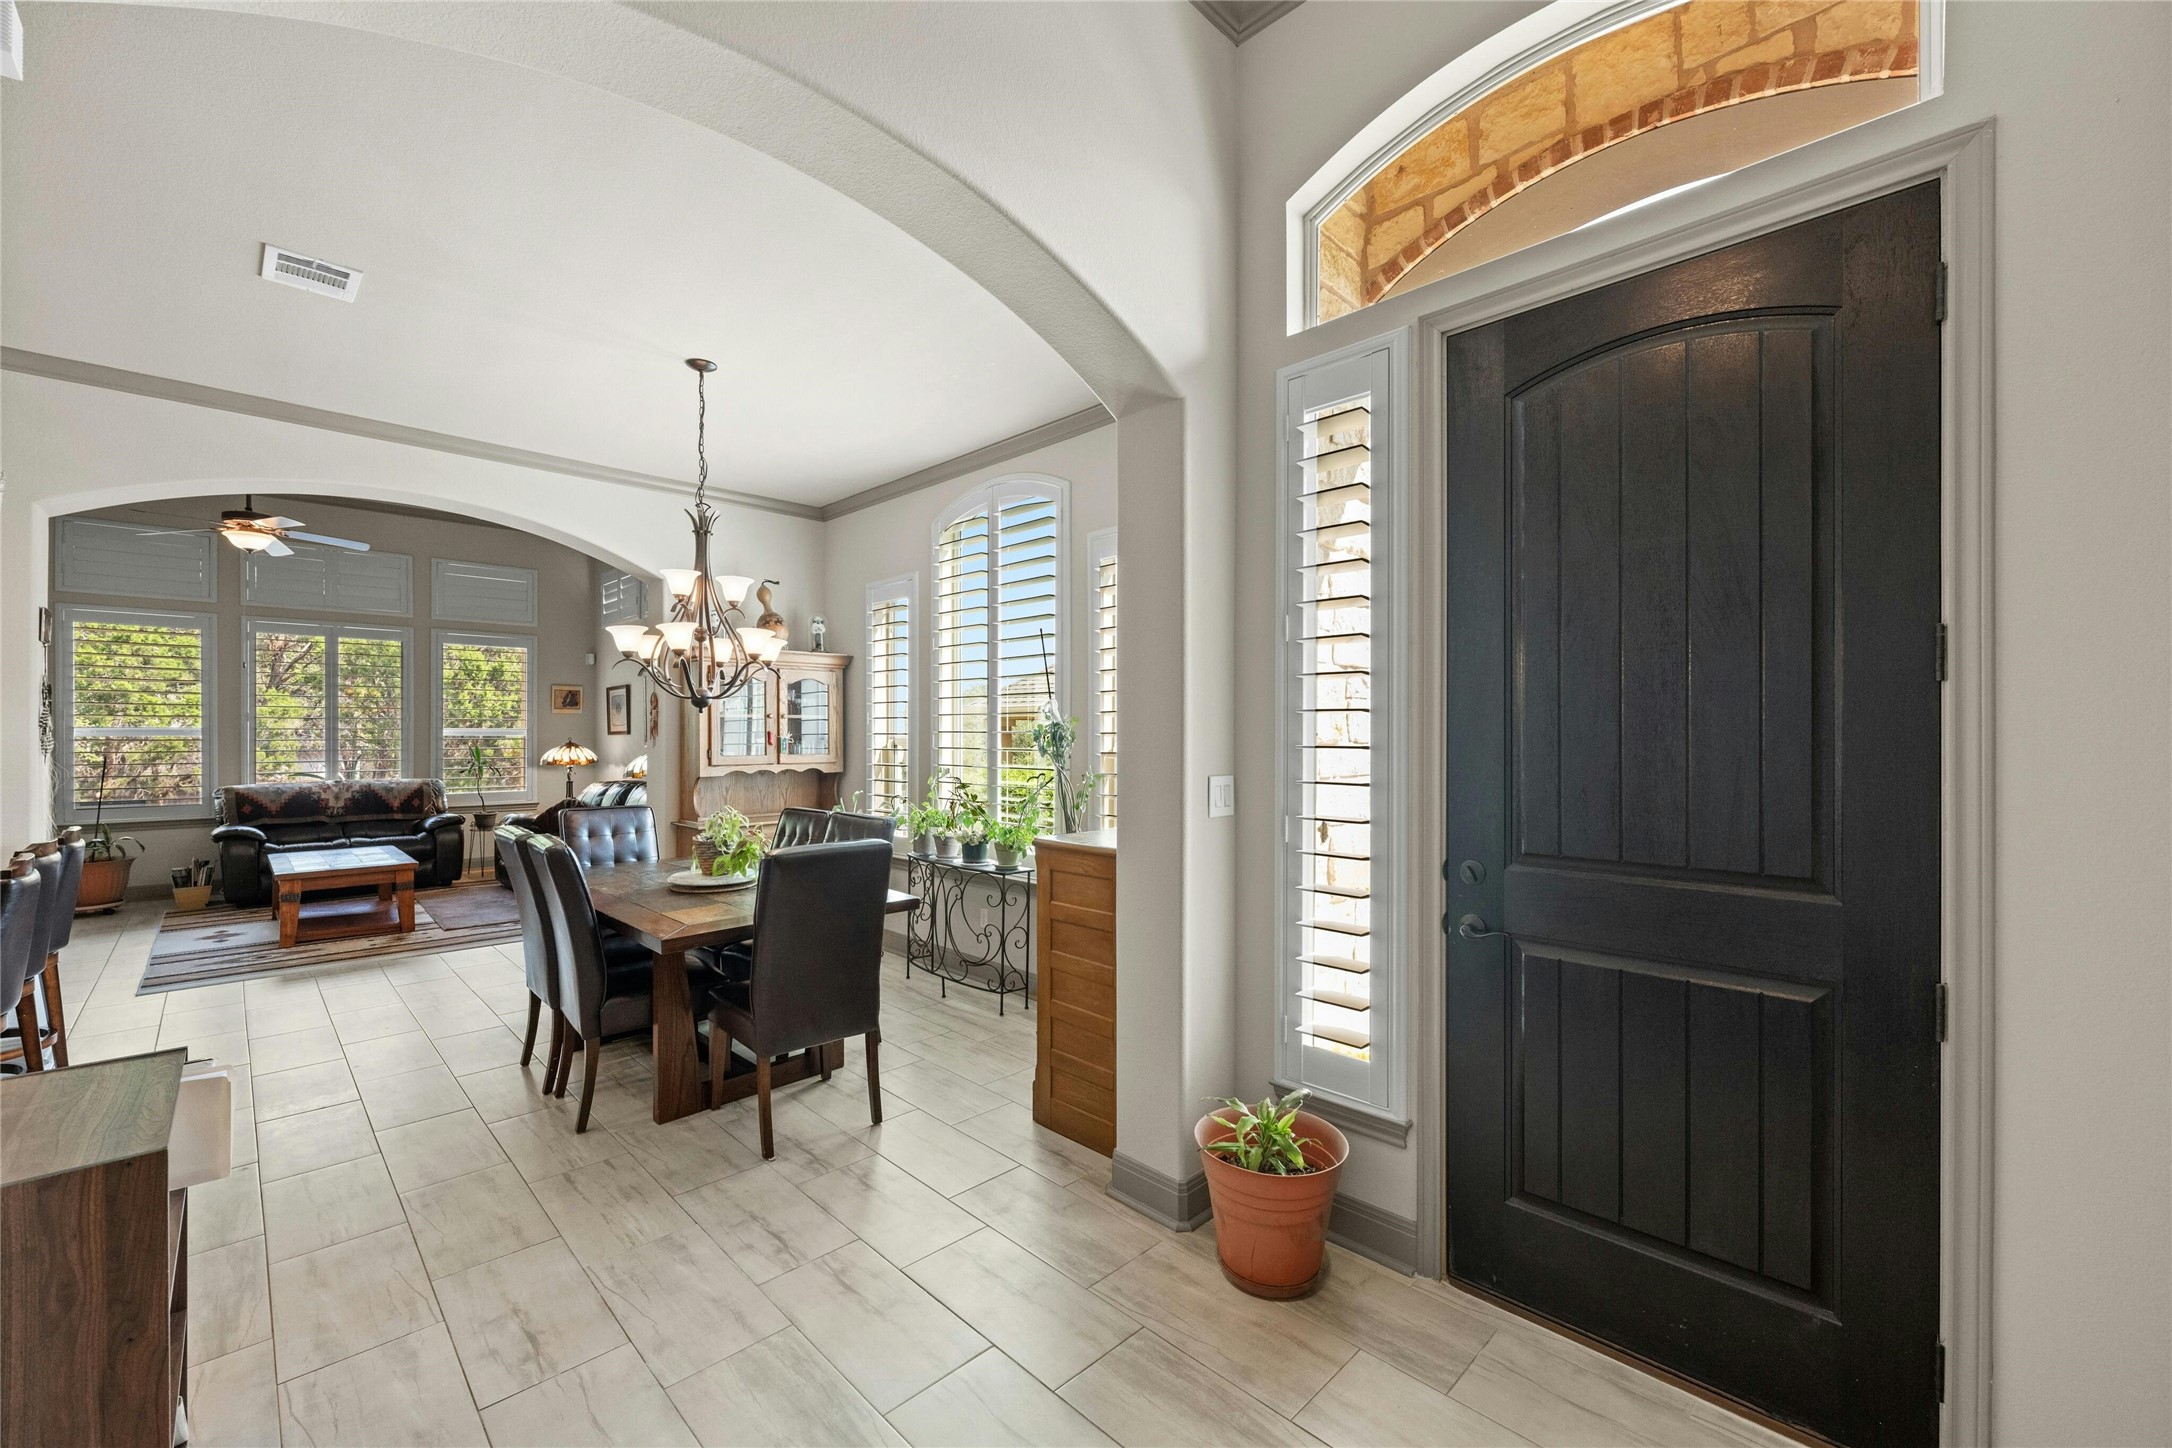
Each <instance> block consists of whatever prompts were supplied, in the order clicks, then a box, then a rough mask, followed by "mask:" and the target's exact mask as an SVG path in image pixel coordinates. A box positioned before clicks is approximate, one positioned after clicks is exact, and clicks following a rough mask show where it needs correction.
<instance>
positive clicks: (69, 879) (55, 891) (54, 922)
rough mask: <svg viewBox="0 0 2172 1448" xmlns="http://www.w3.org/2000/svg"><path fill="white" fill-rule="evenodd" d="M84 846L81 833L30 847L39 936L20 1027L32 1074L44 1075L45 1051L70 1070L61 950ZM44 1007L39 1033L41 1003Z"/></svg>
mask: <svg viewBox="0 0 2172 1448" xmlns="http://www.w3.org/2000/svg"><path fill="white" fill-rule="evenodd" d="M84 853H85V845H84V841H83V832H82V830H80V829H73V828H71V829H68V830H65V831H63V832H62V834H61V836H60V838H59V839H57V840H48V841H46V842H44V843H43V844H37V845H32V846H31V847H30V854H31V865H32V867H33V868H35V869H36V870H37V872H38V878H39V880H40V881H41V883H40V885H39V888H38V931H37V936H36V940H35V943H34V944H33V945H32V947H31V956H30V974H29V977H28V978H27V979H25V980H24V982H23V986H22V993H21V996H20V997H19V1001H18V1008H17V1010H16V1012H15V1021H16V1025H17V1026H18V1027H19V1028H20V1030H21V1033H22V1038H21V1044H22V1048H23V1061H24V1064H25V1065H26V1066H27V1067H28V1069H30V1070H33V1071H42V1070H44V1069H45V1050H46V1048H47V1047H48V1046H50V1047H51V1048H52V1051H53V1064H54V1065H55V1066H66V1065H67V1064H68V1012H67V1007H66V1005H65V1003H64V1002H63V1001H62V999H61V993H60V948H61V946H63V945H65V944H67V942H68V940H69V938H70V936H71V934H72V933H73V929H74V925H75V902H76V896H77V894H78V893H79V891H80V889H81V886H82V883H83V856H84ZM39 999H42V1000H43V1001H44V1004H45V1016H44V1024H43V1026H42V1027H41V1026H40V1024H39V1017H38V1006H37V1001H38V1000H39Z"/></svg>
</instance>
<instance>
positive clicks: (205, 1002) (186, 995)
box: [167, 980, 244, 1029]
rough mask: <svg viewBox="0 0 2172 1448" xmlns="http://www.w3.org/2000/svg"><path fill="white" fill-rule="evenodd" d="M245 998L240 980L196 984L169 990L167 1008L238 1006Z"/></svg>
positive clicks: (190, 1008)
mask: <svg viewBox="0 0 2172 1448" xmlns="http://www.w3.org/2000/svg"><path fill="white" fill-rule="evenodd" d="M243 999H244V997H243V994H242V988H241V982H240V981H238V980H229V981H221V982H219V983H218V984H216V985H194V986H189V987H186V988H185V989H182V990H177V991H172V992H169V993H168V995H167V1001H168V1005H167V1010H168V1011H169V1012H172V1011H202V1010H209V1009H210V1008H211V1007H213V1006H238V1005H240V1004H241V1003H242V1000H243ZM237 1029H238V1028H237Z"/></svg>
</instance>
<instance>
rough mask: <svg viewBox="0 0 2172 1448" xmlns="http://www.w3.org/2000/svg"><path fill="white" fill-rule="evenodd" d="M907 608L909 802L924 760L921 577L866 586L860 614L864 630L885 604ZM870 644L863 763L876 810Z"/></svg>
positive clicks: (870, 644)
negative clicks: (922, 746) (921, 728)
mask: <svg viewBox="0 0 2172 1448" xmlns="http://www.w3.org/2000/svg"><path fill="white" fill-rule="evenodd" d="M898 602H902V603H903V604H904V605H905V798H906V802H907V803H911V802H912V801H913V800H915V799H918V798H919V797H920V796H918V795H916V794H915V793H914V792H913V785H914V783H915V781H917V780H918V779H919V778H920V764H921V760H922V759H923V758H924V757H925V756H924V755H923V752H922V750H921V747H920V723H921V720H920V716H921V714H922V713H924V712H925V711H924V710H923V709H920V708H916V707H915V705H916V704H917V703H918V702H919V700H920V699H921V698H922V697H923V696H922V693H921V689H920V670H919V668H918V667H917V665H918V661H919V657H920V652H921V636H922V635H923V634H924V633H926V632H927V630H926V628H925V627H924V626H923V623H922V619H923V617H924V616H923V614H922V612H921V607H920V574H919V572H918V571H917V570H916V571H914V572H912V573H903V574H899V575H898V576H897V577H895V578H885V579H881V580H878V581H877V582H874V583H870V584H869V585H868V586H867V601H866V605H865V607H864V608H863V610H862V612H861V614H860V620H861V627H862V628H865V627H866V626H867V620H868V617H869V615H871V614H872V613H874V611H875V606H876V605H877V604H882V603H898ZM866 644H867V670H866V672H867V689H866V699H867V715H866V718H867V749H866V752H865V755H864V757H863V759H862V761H861V768H862V769H863V770H864V771H865V774H864V775H863V777H862V780H861V783H862V784H863V785H865V786H866V790H867V807H868V808H869V809H873V808H874V807H875V639H874V635H873V634H872V633H869V634H868V635H867V637H866Z"/></svg>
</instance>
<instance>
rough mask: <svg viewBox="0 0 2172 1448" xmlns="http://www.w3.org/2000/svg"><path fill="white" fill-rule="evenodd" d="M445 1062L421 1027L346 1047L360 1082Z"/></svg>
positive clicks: (355, 1076)
mask: <svg viewBox="0 0 2172 1448" xmlns="http://www.w3.org/2000/svg"><path fill="white" fill-rule="evenodd" d="M442 1064H443V1063H442V1062H441V1061H439V1060H438V1054H437V1048H436V1047H434V1046H432V1045H431V1044H430V1038H429V1037H428V1036H426V1035H424V1034H423V1033H422V1032H420V1031H406V1032H403V1033H401V1034H400V1035H397V1036H379V1037H378V1038H377V1039H376V1040H374V1041H356V1042H354V1043H353V1044H352V1045H350V1046H348V1047H347V1067H348V1069H349V1070H351V1071H353V1072H354V1079H355V1080H356V1081H357V1082H362V1081H374V1080H376V1079H377V1078H379V1077H382V1076H405V1075H407V1074H408V1073H409V1072H411V1071H427V1070H428V1069H429V1068H430V1067H432V1066H437V1065H442Z"/></svg>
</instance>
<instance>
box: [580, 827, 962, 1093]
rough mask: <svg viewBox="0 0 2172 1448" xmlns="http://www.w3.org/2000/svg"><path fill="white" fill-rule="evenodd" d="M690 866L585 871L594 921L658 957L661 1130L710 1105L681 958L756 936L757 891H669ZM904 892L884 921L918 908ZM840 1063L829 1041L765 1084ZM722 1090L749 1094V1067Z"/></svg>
mask: <svg viewBox="0 0 2172 1448" xmlns="http://www.w3.org/2000/svg"><path fill="white" fill-rule="evenodd" d="M693 868H694V862H693V861H692V860H685V859H681V860H644V861H639V862H636V863H632V864H625V865H595V866H591V867H590V869H589V871H588V897H589V899H590V900H592V901H593V902H594V903H595V909H596V914H597V915H598V916H599V917H601V918H602V919H604V920H607V921H609V922H610V923H611V924H613V925H615V926H617V927H618V928H619V930H620V931H621V932H622V933H624V934H627V935H631V936H633V937H635V938H636V939H638V940H639V941H640V942H641V943H642V944H643V945H646V946H647V947H648V948H649V950H650V951H651V952H652V953H653V954H654V955H655V957H656V967H655V970H654V972H653V978H652V980H651V983H650V986H649V993H650V994H649V999H650V1021H651V1024H650V1027H649V1031H650V1041H651V1044H652V1046H653V1048H654V1050H655V1053H656V1090H655V1097H654V1099H653V1101H652V1102H651V1106H650V1114H651V1116H652V1117H653V1118H654V1119H655V1120H656V1122H657V1123H658V1124H662V1123H663V1122H666V1121H676V1120H678V1119H679V1118H680V1117H682V1116H691V1115H693V1114H694V1113H695V1112H697V1111H700V1110H702V1109H703V1108H704V1107H705V1106H708V1105H710V1104H712V1103H710V1101H709V1100H708V1083H707V1082H706V1081H705V1080H704V1079H703V1076H702V1071H701V1055H700V1051H699V1049H698V1047H697V1046H696V1043H695V1037H694V999H693V994H692V992H691V991H690V990H689V988H688V986H687V980H686V953H687V952H688V951H690V950H698V949H700V948H701V947H703V946H717V945H735V944H737V943H738V942H740V941H742V940H750V939H752V938H753V936H754V896H755V893H756V891H757V889H758V888H759V887H757V886H754V885H749V886H747V887H746V888H745V889H743V890H718V891H715V892H713V893H708V894H695V893H691V892H686V891H680V890H674V889H672V888H671V886H670V884H669V883H668V881H669V880H670V878H671V877H672V876H673V875H676V874H678V873H679V872H680V871H682V870H691V869H693ZM919 903H920V902H919V899H918V898H917V897H916V896H913V895H908V894H906V893H905V892H904V891H902V890H892V891H890V892H889V899H888V901H887V902H886V903H885V904H884V906H883V910H884V913H886V914H891V915H895V914H899V913H901V912H904V911H909V910H911V909H913V908H914V907H915V906H917V905H918V904H919ZM843 1063H844V1043H843V1042H841V1041H832V1042H830V1043H829V1044H828V1045H826V1046H823V1047H821V1048H820V1055H819V1056H817V1057H813V1058H810V1057H807V1056H800V1057H795V1058H794V1059H792V1060H790V1061H787V1062H784V1063H782V1064H781V1065H778V1066H776V1067H775V1068H773V1071H772V1074H771V1076H770V1081H771V1083H772V1084H773V1085H777V1086H782V1085H785V1084H786V1083H788V1082H792V1081H799V1080H804V1079H805V1078H806V1077H808V1076H809V1075H813V1074H817V1073H819V1072H820V1071H822V1070H823V1069H824V1068H825V1067H827V1068H828V1069H832V1070H834V1069H835V1068H836V1067H838V1066H840V1065H842V1064H843ZM732 1071H733V1074H732V1076H731V1077H730V1078H728V1079H727V1080H726V1081H725V1083H724V1090H723V1093H722V1095H723V1099H722V1100H720V1101H717V1102H715V1103H713V1104H715V1105H719V1106H721V1105H723V1104H724V1101H736V1100H738V1099H739V1098H740V1097H742V1096H751V1095H752V1094H753V1093H754V1067H753V1064H752V1063H751V1062H746V1063H742V1062H739V1061H734V1062H733V1063H732Z"/></svg>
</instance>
